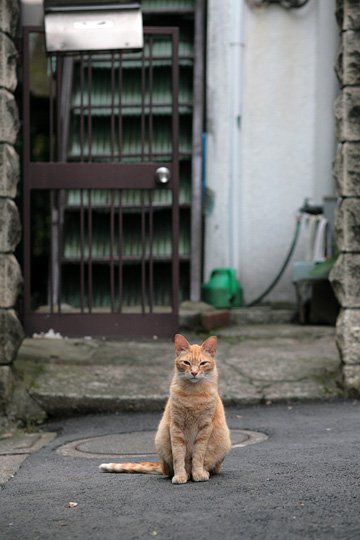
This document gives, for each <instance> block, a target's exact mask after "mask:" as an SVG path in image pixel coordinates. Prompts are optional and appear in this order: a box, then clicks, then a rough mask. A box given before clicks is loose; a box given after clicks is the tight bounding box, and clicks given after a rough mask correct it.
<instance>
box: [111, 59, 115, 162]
mask: <svg viewBox="0 0 360 540" xmlns="http://www.w3.org/2000/svg"><path fill="white" fill-rule="evenodd" d="M114 155H115V64H114V53H111V161H114Z"/></svg>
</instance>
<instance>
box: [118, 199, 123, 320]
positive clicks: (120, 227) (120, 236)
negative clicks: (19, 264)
mask: <svg viewBox="0 0 360 540" xmlns="http://www.w3.org/2000/svg"><path fill="white" fill-rule="evenodd" d="M118 197H119V216H118V220H119V221H118V252H119V284H118V288H119V290H118V294H119V313H121V311H122V304H123V263H122V246H123V223H122V191H121V189H119V191H118Z"/></svg>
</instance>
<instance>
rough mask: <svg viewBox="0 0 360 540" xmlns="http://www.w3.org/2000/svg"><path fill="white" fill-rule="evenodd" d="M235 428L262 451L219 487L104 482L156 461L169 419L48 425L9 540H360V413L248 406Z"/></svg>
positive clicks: (7, 490)
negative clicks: (113, 466)
mask: <svg viewBox="0 0 360 540" xmlns="http://www.w3.org/2000/svg"><path fill="white" fill-rule="evenodd" d="M227 417H228V422H229V425H230V427H231V429H232V430H233V433H234V434H235V435H234V436H235V437H240V434H241V433H243V434H244V433H245V434H246V433H247V432H250V433H253V432H256V433H258V434H260V435H261V436H259V440H252V442H253V443H254V444H246V445H241V444H239V445H237V447H235V448H233V449H232V450H231V452H230V454H229V456H228V458H227V459H226V460H225V463H224V467H223V471H222V473H221V474H219V475H218V476H214V477H211V478H210V480H209V482H203V483H195V482H189V483H187V484H185V485H173V484H172V483H171V481H170V480H168V479H166V478H164V477H162V476H154V475H128V474H104V473H101V472H99V470H98V465H99V464H100V463H102V462H103V461H104V459H107V458H108V457H109V455H110V456H111V458H112V459H114V460H115V459H117V460H118V461H121V460H126V461H128V460H129V459H130V460H138V459H143V456H142V457H141V456H140V455H141V454H145V455H146V457H147V458H149V459H150V460H151V459H154V458H155V456H154V455H153V452H154V450H153V447H152V446H151V445H152V442H151V441H152V437H153V434H154V431H155V429H156V426H157V423H158V421H159V418H160V413H159V412H153V413H122V414H117V415H116V414H107V415H88V416H80V417H73V418H68V419H63V420H62V419H56V420H53V421H51V422H48V423H47V424H45V425H44V426H43V431H44V433H45V432H46V433H47V434H48V433H50V434H52V435H46V437H45V438H46V440H44V446H43V447H42V448H41V449H37V450H36V451H34V452H33V453H29V457H27V459H26V460H25V461H24V462H23V464H22V466H21V468H20V470H19V471H18V472H17V474H16V475H15V476H14V478H12V479H10V480H9V481H8V482H7V483H5V484H4V486H3V488H2V490H1V491H0V536H1V539H2V540H19V539H31V540H33V539H39V540H42V539H44V540H48V539H50V538H51V539H89V540H93V539H102V540H113V539H114V540H133V539H134V540H135V539H150V538H159V539H166V540H168V539H169V540H170V539H171V540H172V539H174V540H177V539H179V540H183V539H186V540H192V539H194V540H195V539H197V540H202V539H204V540H205V539H207V540H209V539H210V540H211V539H222V540H232V539H235V538H236V539H239V538H241V539H244V540H254V539H260V538H261V539H265V540H268V539H269V540H270V539H271V540H272V539H274V540H275V539H276V540H282V539H284V540H292V539H299V540H300V539H301V540H304V539H316V540H321V539H326V540H329V539H330V540H331V539H341V540H350V539H354V540H355V539H356V540H357V539H359V538H360V512H359V508H360V488H359V484H360V460H359V450H360V429H359V427H360V403H359V402H358V401H344V400H341V399H338V398H336V399H334V400H333V401H327V402H307V403H292V404H285V403H283V404H272V405H268V406H266V405H261V406H258V405H256V406H244V407H241V408H230V409H227ZM240 439H241V437H240ZM240 439H239V440H240ZM243 439H244V437H243ZM245 439H246V436H245ZM235 442H236V441H235ZM20 446H21V445H20V443H19V447H20ZM69 449H70V450H69ZM117 449H118V450H117ZM126 454H129V455H126ZM70 503H71V504H70Z"/></svg>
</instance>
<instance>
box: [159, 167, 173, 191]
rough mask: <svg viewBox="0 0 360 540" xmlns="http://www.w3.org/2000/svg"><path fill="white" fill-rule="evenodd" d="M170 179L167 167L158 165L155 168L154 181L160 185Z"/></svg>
mask: <svg viewBox="0 0 360 540" xmlns="http://www.w3.org/2000/svg"><path fill="white" fill-rule="evenodd" d="M169 180H170V171H169V169H168V168H167V167H159V168H158V169H156V181H157V183H158V184H161V185H162V186H163V185H164V184H167V183H168V182H169Z"/></svg>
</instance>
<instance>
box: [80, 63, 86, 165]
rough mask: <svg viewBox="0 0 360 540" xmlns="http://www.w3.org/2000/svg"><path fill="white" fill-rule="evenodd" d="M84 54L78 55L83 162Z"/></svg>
mask: <svg viewBox="0 0 360 540" xmlns="http://www.w3.org/2000/svg"><path fill="white" fill-rule="evenodd" d="M84 69H85V68H84V53H81V55H80V161H84V92H85V87H84V83H85V81H84Z"/></svg>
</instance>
